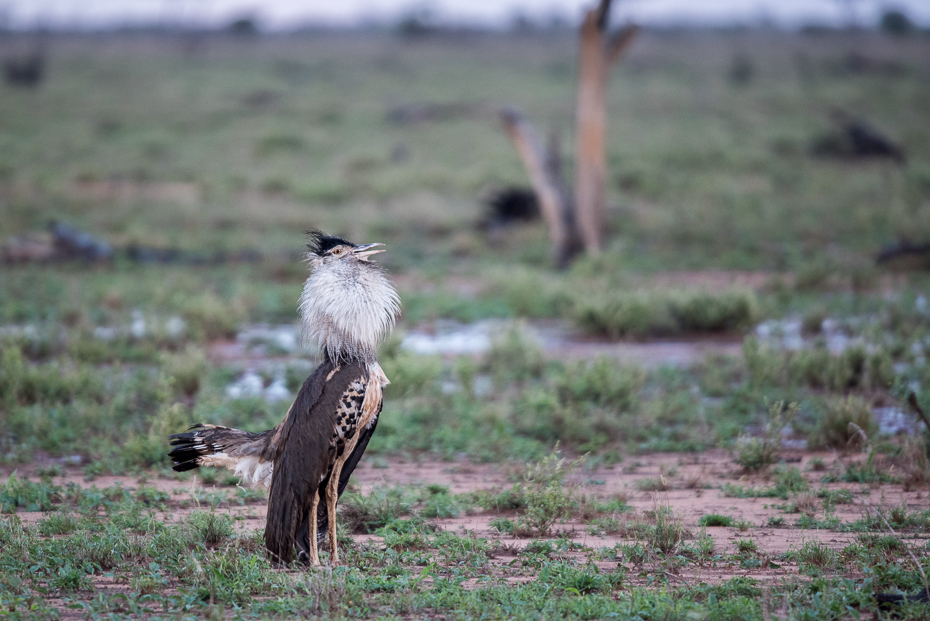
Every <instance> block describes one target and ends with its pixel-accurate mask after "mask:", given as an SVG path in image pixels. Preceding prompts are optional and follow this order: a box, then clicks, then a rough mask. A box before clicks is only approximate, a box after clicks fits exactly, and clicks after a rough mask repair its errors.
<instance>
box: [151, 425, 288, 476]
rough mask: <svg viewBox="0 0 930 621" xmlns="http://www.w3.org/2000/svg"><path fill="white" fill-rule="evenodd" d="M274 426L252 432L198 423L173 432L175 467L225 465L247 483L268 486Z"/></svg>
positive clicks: (184, 468) (192, 467)
mask: <svg viewBox="0 0 930 621" xmlns="http://www.w3.org/2000/svg"><path fill="white" fill-rule="evenodd" d="M273 432H274V430H271V431H266V432H265V433H250V432H248V431H242V430H241V429H231V428H229V427H221V426H219V425H207V424H198V425H194V426H193V427H191V428H190V429H188V430H187V431H186V432H184V433H176V434H174V435H172V436H170V438H169V440H170V444H171V447H172V449H171V452H170V453H168V456H169V457H171V461H172V462H173V463H172V466H171V467H172V468H173V469H174V470H175V471H177V472H185V471H187V470H193V469H194V468H197V467H200V466H221V467H223V468H228V469H229V470H232V471H233V472H235V474H236V475H237V476H239V477H241V478H242V481H243V483H245V484H247V485H255V484H263V485H264V486H265V487H267V486H268V484H269V481H270V479H271V472H272V469H273V466H274V462H273V459H270V458H268V457H267V450H266V449H267V444H268V442H269V440H270V438H271V435H272V433H273Z"/></svg>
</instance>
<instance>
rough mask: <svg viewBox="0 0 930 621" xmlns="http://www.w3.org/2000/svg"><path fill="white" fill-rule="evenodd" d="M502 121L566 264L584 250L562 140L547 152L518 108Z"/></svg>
mask: <svg viewBox="0 0 930 621" xmlns="http://www.w3.org/2000/svg"><path fill="white" fill-rule="evenodd" d="M501 120H503V122H504V127H505V128H506V129H507V133H508V135H509V136H510V139H511V140H513V143H514V145H516V147H517V152H518V153H519V154H520V159H521V160H522V161H523V166H524V167H525V168H526V171H527V172H528V173H529V175H530V183H532V184H533V190H534V191H535V192H536V198H537V200H538V201H539V210H540V212H541V213H542V216H543V220H545V222H546V226H547V227H548V228H549V242H550V244H551V248H552V260H553V262H554V263H555V264H556V266H557V267H559V268H560V269H561V268H563V267H566V266H567V265H568V263H569V261H571V259H572V258H573V257H574V256H575V255H576V254H577V253H578V251H579V250H580V249H581V244H580V240H579V238H578V227H577V225H576V223H575V213H574V209H572V201H571V198H570V196H569V193H568V191H567V190H566V188H565V183H564V181H563V179H562V159H561V156H560V154H559V148H558V143H557V142H556V141H553V142H552V143H551V144H550V148H549V150H548V152H547V153H544V152H543V146H542V142H541V141H540V139H539V135H538V134H537V133H536V130H534V129H533V126H532V125H531V124H530V122H529V121H528V120H527V119H526V117H525V116H523V114H521V113H520V112H519V111H518V110H514V109H513V108H506V109H504V110H502V111H501Z"/></svg>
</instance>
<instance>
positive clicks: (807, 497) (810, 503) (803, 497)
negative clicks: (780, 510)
mask: <svg viewBox="0 0 930 621" xmlns="http://www.w3.org/2000/svg"><path fill="white" fill-rule="evenodd" d="M794 509H795V510H796V511H797V512H798V513H803V514H804V515H806V516H808V517H813V516H814V515H815V514H816V513H817V512H818V511H819V510H820V500H819V499H818V498H817V496H816V495H815V494H811V493H806V494H799V495H798V496H797V497H796V498H795V499H794Z"/></svg>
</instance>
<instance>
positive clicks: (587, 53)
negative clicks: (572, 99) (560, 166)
mask: <svg viewBox="0 0 930 621" xmlns="http://www.w3.org/2000/svg"><path fill="white" fill-rule="evenodd" d="M610 2H611V0H601V3H600V5H599V6H598V7H597V8H596V9H591V10H589V11H587V12H586V13H585V16H584V21H583V22H582V23H581V37H580V43H579V50H578V99H577V103H576V105H575V132H576V133H575V137H576V141H577V144H576V146H575V209H576V219H577V220H578V228H579V233H580V234H581V239H582V240H583V241H584V246H585V249H586V250H587V251H588V252H591V253H597V252H600V250H601V248H602V247H603V243H604V228H605V225H606V222H607V199H606V190H607V150H606V138H607V101H606V95H607V77H608V74H609V70H610V66H611V65H612V64H613V63H615V62H616V61H617V60H618V59H619V58H620V56H622V54H623V52H624V50H626V48H627V47H629V45H630V43H632V42H633V37H634V36H635V34H636V27H635V26H628V27H627V28H624V29H623V30H621V31H620V32H619V33H617V34H616V35H615V36H614V37H613V38H612V39H611V41H610V42H609V43H605V41H604V35H605V32H606V29H607V18H608V14H609V11H610Z"/></svg>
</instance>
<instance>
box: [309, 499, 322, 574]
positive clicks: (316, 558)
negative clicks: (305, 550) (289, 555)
mask: <svg viewBox="0 0 930 621" xmlns="http://www.w3.org/2000/svg"><path fill="white" fill-rule="evenodd" d="M319 504H320V493H319V490H313V504H312V505H311V506H310V564H311V565H313V566H317V565H319V564H320V549H319V547H317V545H316V508H317V507H318V506H319Z"/></svg>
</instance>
